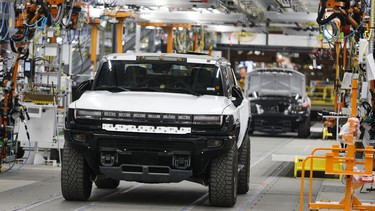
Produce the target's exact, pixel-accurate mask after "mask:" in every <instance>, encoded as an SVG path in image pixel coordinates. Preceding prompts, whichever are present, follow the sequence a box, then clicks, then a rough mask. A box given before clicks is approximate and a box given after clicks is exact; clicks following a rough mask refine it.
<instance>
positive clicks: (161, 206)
mask: <svg viewBox="0 0 375 211" xmlns="http://www.w3.org/2000/svg"><path fill="white" fill-rule="evenodd" d="M318 132H319V130H318ZM251 143H252V146H251V149H252V153H251V178H250V183H251V184H250V191H249V192H248V193H247V194H245V195H239V196H238V198H237V204H236V206H235V207H233V208H225V210H241V211H242V210H258V211H270V210H278V211H284V210H285V211H292V210H299V200H300V182H301V179H300V178H294V177H293V169H294V162H292V160H290V159H291V158H292V157H293V156H295V155H299V156H303V155H307V154H309V153H310V152H311V150H312V149H313V148H315V147H318V146H320V147H322V146H326V147H330V146H332V144H334V143H335V141H323V140H321V139H320V134H319V133H313V135H312V136H311V137H310V138H308V139H298V138H296V134H293V133H291V134H284V135H280V136H269V135H268V134H254V135H253V136H251ZM19 167H20V168H19ZM6 168H7V165H4V166H3V170H5V169H6ZM18 168H19V169H18ZM16 169H17V170H16ZM306 182H307V181H306ZM373 186H374V187H375V185H373ZM370 187H371V186H370V184H366V185H365V187H364V188H363V190H362V192H361V193H360V192H359V189H357V190H356V196H357V198H359V200H360V201H362V202H366V203H375V191H373V192H368V191H366V189H367V188H370ZM307 190H308V186H307V185H305V197H304V206H303V207H304V208H303V210H309V209H308V205H307V204H308V203H307V201H308V199H307V194H308V192H307ZM344 191H345V185H344V184H343V183H342V181H340V180H338V179H321V178H320V179H314V181H313V200H314V201H315V200H331V201H340V200H341V199H342V198H343V196H344V195H343V194H344ZM207 192H208V188H207V187H204V186H202V185H200V184H195V183H191V182H186V181H184V182H181V183H173V184H142V183H135V182H125V181H121V183H120V186H119V187H118V188H117V189H114V190H101V189H97V188H96V187H95V185H93V190H92V195H91V197H90V199H89V200H88V201H84V202H71V201H65V200H64V198H63V197H62V195H61V190H60V167H58V166H49V165H32V164H26V165H23V166H21V165H19V164H17V165H16V166H15V167H14V168H13V170H12V171H9V172H5V173H0V210H54V211H59V210H65V211H66V210H79V211H84V210H181V211H187V210H218V208H217V207H210V206H209V203H208V199H207V196H208V194H207ZM374 206H375V205H374Z"/></svg>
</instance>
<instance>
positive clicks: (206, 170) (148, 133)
mask: <svg viewBox="0 0 375 211" xmlns="http://www.w3.org/2000/svg"><path fill="white" fill-rule="evenodd" d="M85 89H87V90H89V91H86V92H84V93H83V95H82V96H81V97H80V98H79V99H78V100H76V101H75V102H73V103H72V104H71V105H70V106H69V111H68V115H67V118H66V129H65V131H64V132H65V145H64V154H63V162H62V169H61V188H62V194H63V196H64V198H65V199H66V200H86V199H88V198H89V197H90V194H91V189H92V180H94V181H95V185H96V186H97V187H98V188H116V187H117V186H118V185H119V181H120V180H126V181H137V182H143V183H169V182H180V181H182V180H190V181H195V182H199V183H201V184H204V185H208V186H209V200H210V203H211V204H212V205H214V206H233V205H234V204H235V203H236V196H237V193H241V194H244V193H246V192H247V191H248V190H249V176H250V139H249V137H248V135H247V133H248V125H249V124H248V121H249V115H250V103H249V101H248V100H247V99H246V98H245V97H244V95H243V93H242V91H241V88H240V87H239V86H238V83H237V81H236V79H235V77H234V73H233V70H232V68H231V66H230V63H229V62H228V61H227V60H225V59H224V58H214V57H210V56H202V55H187V54H161V53H146V54H145V53H143V54H142V53H141V54H111V55H108V56H106V57H104V58H103V60H102V62H101V64H100V66H99V68H98V71H97V73H96V76H95V79H94V81H87V82H84V83H83V84H82V85H81V86H80V90H85Z"/></svg>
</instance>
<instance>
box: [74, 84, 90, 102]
mask: <svg viewBox="0 0 375 211" xmlns="http://www.w3.org/2000/svg"><path fill="white" fill-rule="evenodd" d="M93 82H94V80H87V81H82V82H81V83H80V84H79V85H78V86H77V87H76V88H73V95H72V97H73V99H72V100H73V101H75V100H78V99H79V98H80V97H81V95H82V94H83V93H84V92H85V91H88V90H91V89H92V84H93Z"/></svg>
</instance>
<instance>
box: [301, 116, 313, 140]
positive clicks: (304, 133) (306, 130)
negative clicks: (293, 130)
mask: <svg viewBox="0 0 375 211" xmlns="http://www.w3.org/2000/svg"><path fill="white" fill-rule="evenodd" d="M309 136H310V117H307V119H305V121H302V122H300V124H299V125H298V138H307V137H309Z"/></svg>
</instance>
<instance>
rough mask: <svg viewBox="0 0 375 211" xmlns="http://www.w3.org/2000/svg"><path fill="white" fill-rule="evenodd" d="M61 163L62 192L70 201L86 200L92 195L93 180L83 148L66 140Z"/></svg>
mask: <svg viewBox="0 0 375 211" xmlns="http://www.w3.org/2000/svg"><path fill="white" fill-rule="evenodd" d="M62 161H63V162H62V165H61V192H62V195H63V197H64V198H65V199H66V200H69V201H84V200H87V199H88V198H89V197H90V195H91V188H92V181H91V180H90V176H91V173H90V167H89V166H88V164H87V162H86V159H85V156H84V155H83V152H82V149H81V148H78V147H75V146H73V144H72V143H71V142H69V141H65V145H64V153H63V157H62Z"/></svg>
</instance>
